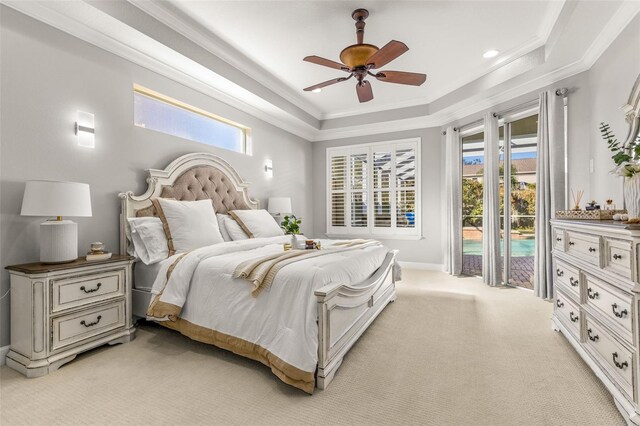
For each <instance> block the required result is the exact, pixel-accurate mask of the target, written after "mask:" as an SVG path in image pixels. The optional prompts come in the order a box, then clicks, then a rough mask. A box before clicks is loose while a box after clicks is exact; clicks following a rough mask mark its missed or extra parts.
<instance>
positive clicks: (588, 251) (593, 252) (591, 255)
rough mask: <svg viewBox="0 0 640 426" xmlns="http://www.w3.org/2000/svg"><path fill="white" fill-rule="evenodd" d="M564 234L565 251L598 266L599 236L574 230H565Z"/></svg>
mask: <svg viewBox="0 0 640 426" xmlns="http://www.w3.org/2000/svg"><path fill="white" fill-rule="evenodd" d="M565 236H566V237H565V238H566V240H567V246H566V247H567V253H569V254H570V255H572V256H575V257H577V258H579V259H582V260H585V261H587V262H589V263H592V264H594V265H596V266H598V267H599V266H600V237H598V236H596V235H589V234H582V233H580V232H574V231H566V232H565Z"/></svg>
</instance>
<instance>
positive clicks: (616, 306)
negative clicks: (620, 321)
mask: <svg viewBox="0 0 640 426" xmlns="http://www.w3.org/2000/svg"><path fill="white" fill-rule="evenodd" d="M611 309H612V310H613V315H615V316H617V317H618V318H622V317H624V316H625V315H627V314H628V312H627V310H626V309H623V310H621V311H620V312H618V311H617V309H618V304H616V303H614V304H613V305H611Z"/></svg>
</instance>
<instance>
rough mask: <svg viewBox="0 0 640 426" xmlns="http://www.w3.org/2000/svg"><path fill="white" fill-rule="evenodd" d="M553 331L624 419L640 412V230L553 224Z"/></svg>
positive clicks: (638, 420)
mask: <svg viewBox="0 0 640 426" xmlns="http://www.w3.org/2000/svg"><path fill="white" fill-rule="evenodd" d="M551 229H552V239H553V251H552V254H553V273H554V284H555V286H554V288H555V295H554V313H553V327H554V329H555V330H557V331H560V332H562V334H563V335H564V336H566V338H567V339H568V340H569V342H570V343H571V344H572V345H573V347H574V348H575V349H576V351H577V352H578V353H579V354H580V355H581V356H582V358H583V359H584V361H585V362H586V363H587V364H588V365H589V366H590V367H591V368H592V369H593V371H594V372H595V374H596V375H597V376H598V377H599V378H600V380H602V382H603V383H604V384H605V386H606V387H607V389H608V390H609V392H611V394H612V395H613V397H614V400H615V403H616V405H617V406H618V409H619V410H620V412H621V413H622V414H623V416H624V417H625V418H626V419H627V421H630V422H632V423H635V424H640V415H639V414H638V413H639V412H640V410H639V409H638V389H639V384H640V381H639V378H638V368H639V365H640V364H639V360H638V349H639V344H640V343H639V332H638V330H639V329H638V302H639V301H640V297H639V296H640V284H639V282H640V281H639V279H640V276H639V271H638V254H640V250H639V249H638V244H640V226H637V225H624V224H622V223H620V222H614V221H584V220H576V221H571V220H552V221H551Z"/></svg>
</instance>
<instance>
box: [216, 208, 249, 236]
mask: <svg viewBox="0 0 640 426" xmlns="http://www.w3.org/2000/svg"><path fill="white" fill-rule="evenodd" d="M222 216H224V229H225V230H226V231H227V233H228V234H229V238H231V241H240V240H248V239H249V236H248V235H247V233H246V232H244V231H243V230H242V227H241V226H240V225H238V222H236V221H235V219H233V218H232V217H231V216H229V215H227V214H223V215H222Z"/></svg>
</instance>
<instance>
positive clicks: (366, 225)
mask: <svg viewBox="0 0 640 426" xmlns="http://www.w3.org/2000/svg"><path fill="white" fill-rule="evenodd" d="M419 146H420V139H408V140H401V141H392V142H383V143H375V144H365V145H354V146H348V147H339V148H329V149H327V176H328V179H329V186H328V192H327V205H328V208H327V213H328V214H327V216H328V217H327V233H328V234H330V235H331V234H333V235H354V234H371V235H379V236H385V235H387V236H389V237H408V238H410V237H416V238H418V237H420V223H419V222H420V221H419V217H420V215H419V207H418V206H419V205H420V202H419V196H420V189H419V182H420V177H419V171H420V164H419V159H420V155H419Z"/></svg>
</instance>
